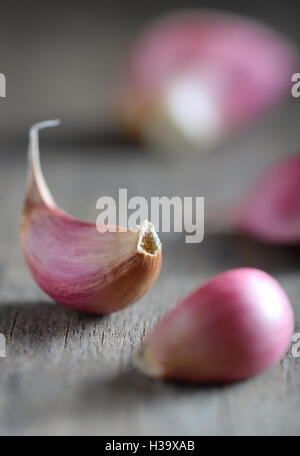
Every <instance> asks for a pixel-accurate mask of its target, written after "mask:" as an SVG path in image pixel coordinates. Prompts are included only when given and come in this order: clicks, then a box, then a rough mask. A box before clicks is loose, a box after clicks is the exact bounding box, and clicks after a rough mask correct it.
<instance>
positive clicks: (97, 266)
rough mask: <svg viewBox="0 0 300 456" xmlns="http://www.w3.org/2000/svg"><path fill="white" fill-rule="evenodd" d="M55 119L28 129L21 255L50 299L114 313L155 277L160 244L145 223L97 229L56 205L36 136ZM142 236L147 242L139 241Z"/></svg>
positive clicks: (77, 306)
mask: <svg viewBox="0 0 300 456" xmlns="http://www.w3.org/2000/svg"><path fill="white" fill-rule="evenodd" d="M56 124H57V123H56V122H53V121H49V122H42V123H41V124H37V125H36V126H34V127H33V128H32V129H31V133H30V138H31V139H30V146H29V161H30V169H29V179H28V188H27V193H26V197H25V201H24V206H23V211H22V219H21V244H22V249H23V252H24V256H25V259H26V262H27V264H28V266H29V269H30V271H31V273H32V275H33V277H34V278H35V280H36V282H37V283H38V285H39V286H40V287H41V288H42V289H43V290H44V291H45V292H46V293H47V294H48V295H49V296H51V297H52V298H53V299H54V300H55V301H56V302H58V303H60V304H63V305H66V306H68V307H72V308H73V309H76V310H80V311H84V312H91V313H100V314H106V313H111V312H115V311H118V310H121V309H123V308H125V307H127V306H128V305H130V304H132V303H134V302H136V301H137V300H138V299H140V298H141V297H142V296H143V295H144V294H145V293H146V292H147V291H148V290H149V288H150V287H151V286H152V285H153V283H154V282H155V281H156V279H157V277H158V275H159V271H160V267H161V243H160V241H159V239H158V236H157V234H156V233H155V230H154V227H153V225H152V224H151V223H150V222H147V221H145V222H143V224H142V225H141V227H140V228H138V229H137V230H136V231H131V230H125V229H123V228H119V227H117V229H118V231H116V230H115V231H116V232H111V231H105V232H101V233H100V232H99V231H97V228H96V224H93V223H88V222H84V221H80V220H77V219H75V218H74V217H72V216H70V215H69V214H67V213H65V212H64V211H62V210H61V209H60V208H58V207H57V206H56V204H55V202H54V200H53V198H52V196H51V194H50V192H49V189H48V187H47V184H46V182H45V180H44V178H43V175H42V173H41V168H40V162H39V153H38V136H37V135H38V131H39V130H40V129H41V128H45V127H48V126H55V125H56ZM114 228H115V229H116V227H114ZM146 235H147V236H148V237H149V238H150V240H151V242H152V243H150V244H149V242H148V243H146V244H145V239H146V238H145V236H146ZM149 246H150V247H149Z"/></svg>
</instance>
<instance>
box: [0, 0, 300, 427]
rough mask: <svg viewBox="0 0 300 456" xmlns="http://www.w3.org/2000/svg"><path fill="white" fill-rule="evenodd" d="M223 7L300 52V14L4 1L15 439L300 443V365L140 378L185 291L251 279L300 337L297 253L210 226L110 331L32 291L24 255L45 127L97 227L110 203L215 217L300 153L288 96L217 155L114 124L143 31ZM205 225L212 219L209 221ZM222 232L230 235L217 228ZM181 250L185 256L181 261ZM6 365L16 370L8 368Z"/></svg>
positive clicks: (0, 137)
mask: <svg viewBox="0 0 300 456" xmlns="http://www.w3.org/2000/svg"><path fill="white" fill-rule="evenodd" d="M195 7H196V8H209V9H221V10H222V11H228V12H234V13H240V14H242V15H245V16H247V17H250V18H254V19H258V20H259V21H261V22H263V23H266V24H268V25H269V26H271V27H273V29H275V30H277V31H278V32H281V33H282V34H283V35H284V36H286V37H287V38H289V39H291V40H292V41H293V42H294V43H295V44H296V45H299V46H300V28H299V19H300V4H299V1H297V0H285V1H284V2H282V1H280V0H273V1H265V2H261V1H258V0H251V1H244V2H241V1H238V0H222V1H220V0H219V1H218V0H210V1H208V0H207V1H205V0H202V1H192V0H191V1H190V2H187V1H184V0H182V1H180V0H160V1H158V0H139V1H138V0H131V1H130V2H125V1H122V0H110V1H91V0H85V1H84V2H82V1H77V0H72V1H67V0H65V1H63V2H62V1H59V2H58V1H54V0H53V1H51V2H41V1H31V0H27V1H25V2H17V1H9V2H8V1H2V2H1V5H0V72H1V73H4V74H5V76H6V80H7V97H6V98H1V99H0V195H1V210H2V213H1V222H0V230H1V236H0V256H1V261H0V332H1V333H3V334H5V336H6V338H7V341H8V347H7V350H8V356H7V358H6V359H0V433H1V434H49V433H50V434H82V433H83V434H104V435H107V434H110V435H118V434H119V435H120V434H121V435H123V434H124V435H126V434H127V435H128V434H129V435H130V434H131V435H133V434H137V435H145V434H147V435H153V434H157V435H158V434H163V435H168V434H179V435H188V434H190V435H192V434H211V435H213V434H235V435H240V434H253V433H255V434H278V433H283V434H290V433H297V432H299V408H300V402H299V401H300V395H299V388H300V383H299V381H300V380H299V379H300V375H299V362H297V363H296V361H295V360H292V361H291V360H290V359H285V360H284V362H282V363H281V364H280V365H278V366H277V367H276V368H274V369H273V370H271V371H268V372H266V373H264V374H262V375H261V376H259V377H257V378H254V379H251V380H250V381H249V382H243V383H241V384H238V385H233V386H228V387H224V388H205V387H203V388H196V387H195V388H194V387H189V386H187V387H185V386H182V385H181V386H179V385H173V384H159V383H157V382H151V381H150V380H148V379H145V378H144V377H142V376H141V375H139V374H137V373H136V372H135V371H134V370H132V369H131V364H130V359H131V356H132V353H133V352H134V350H135V349H136V348H137V347H138V346H139V345H140V343H141V340H142V339H143V337H144V335H145V334H146V333H147V332H148V331H150V329H151V328H152V327H153V326H154V325H155V324H156V322H157V321H158V320H159V319H160V318H161V317H162V316H163V315H164V314H165V313H166V311H167V310H168V309H170V308H171V307H173V306H174V305H175V303H176V302H177V301H178V300H179V299H181V298H182V297H183V296H184V295H185V294H186V293H188V292H189V291H191V290H192V289H193V288H195V287H197V286H199V285H200V284H202V283H203V282H204V281H205V280H207V279H209V278H210V277H212V276H213V275H215V274H217V273H219V272H221V271H224V270H225V269H229V268H233V267H241V266H252V267H258V268H261V269H264V270H266V271H268V272H269V273H271V274H272V275H274V276H275V277H276V278H277V279H278V280H279V282H280V283H281V284H282V285H283V286H284V288H285V289H286V291H287V293H288V295H289V297H290V299H291V301H292V304H293V306H294V311H295V315H296V330H297V329H298V330H299V328H300V326H299V325H300V306H299V295H300V288H299V267H300V260H299V249H298V248H296V247H279V246H270V245H265V244H263V243H260V242H257V241H255V240H253V239H249V238H247V237H246V236H243V235H241V234H240V233H237V232H235V231H234V230H233V232H232V230H231V231H230V232H227V231H223V228H222V226H221V227H217V230H216V231H217V232H215V231H214V229H210V227H209V226H208V227H206V232H205V239H204V242H203V243H201V244H199V245H188V244H185V243H184V239H183V238H178V237H175V238H174V237H172V235H171V236H166V235H163V236H162V240H163V245H164V247H163V248H164V250H163V255H164V263H163V268H162V272H161V275H160V277H159V279H158V281H157V283H156V284H155V286H154V287H153V289H152V290H151V291H150V292H149V293H148V294H147V295H146V296H145V297H143V299H142V300H141V301H140V302H138V303H137V304H136V305H134V306H133V307H131V308H129V309H126V310H124V311H122V312H119V313H117V314H113V315H110V316H107V317H104V318H101V317H94V316H87V315H84V314H78V313H76V312H72V311H70V310H68V309H65V308H63V307H61V306H58V305H56V304H54V303H53V302H52V301H51V300H50V298H49V297H48V296H46V295H45V294H44V293H43V292H42V291H41V290H40V289H39V288H38V287H37V285H36V284H35V283H34V281H33V280H32V278H31V276H30V273H29V272H28V270H27V268H26V266H25V263H24V260H23V257H22V254H21V251H20V246H19V241H18V237H19V228H18V227H19V216H20V210H21V205H22V200H23V195H24V188H25V184H26V172H27V171H26V167H27V162H26V149H27V135H28V128H29V127H30V125H31V124H33V123H35V122H38V121H41V120H46V119H51V118H60V119H61V121H62V125H61V126H60V127H57V128H55V129H49V130H48V131H45V132H43V133H42V134H41V155H42V165H43V169H44V171H45V174H46V177H47V181H48V183H49V187H50V189H51V190H52V192H53V194H54V198H55V199H56V201H57V203H58V204H59V206H61V207H63V208H64V209H65V210H67V211H68V212H70V213H71V214H72V215H74V216H77V217H80V218H82V219H86V220H90V221H93V222H94V221H95V220H96V216H97V215H98V212H97V211H96V201H97V199H98V198H99V197H100V196H103V195H105V196H113V197H116V198H117V196H118V189H119V188H127V189H128V198H130V197H132V196H136V195H139V196H144V197H146V198H150V197H151V196H162V195H165V196H169V197H172V196H174V195H179V196H205V197H206V202H205V208H206V211H208V212H209V211H210V210H213V209H214V208H215V207H230V206H232V205H233V204H235V203H236V202H238V201H239V200H240V198H241V197H242V195H244V194H245V193H246V192H247V190H248V188H250V187H251V186H252V183H253V181H254V179H255V178H256V177H257V175H258V174H260V173H261V172H262V170H263V169H264V168H265V167H267V166H268V165H270V164H271V163H273V162H276V161H277V160H278V159H280V158H281V157H284V156H286V155H290V154H291V153H294V152H296V151H299V150H300V128H299V125H300V99H296V98H293V97H292V96H291V94H290V92H289V87H287V96H286V97H285V98H284V99H283V100H282V101H281V103H279V104H277V105H276V107H274V109H272V110H271V111H268V112H266V113H265V115H264V116H263V117H262V118H260V119H259V120H258V121H257V122H254V123H253V124H251V125H249V126H248V127H247V128H246V129H244V130H243V131H241V132H239V133H237V134H236V135H234V136H233V137H231V138H228V139H227V140H226V141H224V142H221V143H220V144H219V145H218V146H217V147H216V148H214V149H213V150H211V151H209V152H207V153H204V154H201V153H194V152H192V153H190V152H189V151H187V150H185V149H184V148H183V149H182V150H180V151H179V153H174V151H173V150H172V148H170V149H169V150H168V149H167V150H165V149H164V150H163V149H160V148H155V150H154V149H152V148H151V147H148V148H143V147H141V146H139V145H137V144H133V143H131V142H130V141H129V140H128V139H126V138H124V137H123V136H122V135H121V133H120V130H119V128H118V127H117V125H116V122H115V118H114V109H113V107H114V100H115V90H116V87H117V81H118V79H119V77H120V76H121V75H122V71H123V67H124V63H126V61H127V53H128V51H129V49H130V48H131V45H132V43H133V42H134V40H135V39H136V37H137V36H138V35H139V33H140V32H141V31H142V30H143V28H144V27H145V26H146V25H147V24H148V23H151V21H152V20H153V19H155V18H157V17H158V16H160V15H161V14H162V13H163V14H164V13H168V12H170V11H173V10H181V9H186V8H195ZM298 71H300V65H299V69H298ZM208 212H207V213H208ZM213 228H216V227H213ZM174 245H175V248H174ZM1 364H2V365H1Z"/></svg>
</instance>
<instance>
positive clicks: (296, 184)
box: [235, 153, 300, 245]
mask: <svg viewBox="0 0 300 456" xmlns="http://www.w3.org/2000/svg"><path fill="white" fill-rule="evenodd" d="M235 223H236V226H237V227H238V228H239V229H240V230H241V231H242V232H243V233H245V234H247V235H249V236H252V237H254V238H255V239H258V240H260V241H262V242H266V243H270V244H278V245H294V244H295V245H296V244H299V243H300V154H299V153H298V154H296V155H294V156H291V157H289V158H286V159H284V160H282V161H280V162H279V163H276V164H275V165H273V166H271V167H270V169H268V170H267V171H264V172H263V173H262V175H261V176H260V177H259V179H257V181H256V182H255V185H253V188H252V189H251V191H250V192H249V194H248V195H247V197H246V198H245V199H244V201H243V202H242V204H241V205H240V207H239V208H238V210H237V211H236V220H235Z"/></svg>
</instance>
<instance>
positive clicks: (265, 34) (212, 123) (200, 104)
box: [118, 10, 298, 150]
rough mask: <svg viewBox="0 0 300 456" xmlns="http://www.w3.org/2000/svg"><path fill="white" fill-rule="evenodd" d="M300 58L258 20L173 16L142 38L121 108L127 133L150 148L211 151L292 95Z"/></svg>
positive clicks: (219, 15)
mask: <svg viewBox="0 0 300 456" xmlns="http://www.w3.org/2000/svg"><path fill="white" fill-rule="evenodd" d="M297 60H298V57H297V53H296V51H295V49H294V47H293V46H292V44H291V43H289V42H288V41H287V40H286V39H285V38H284V37H282V36H280V35H279V34H277V33H276V32H274V31H273V30H271V29H270V28H268V27H267V26H266V25H263V24H259V23H258V22H256V21H254V20H250V19H247V18H243V17H241V16H238V15H232V14H228V13H226V14H225V13H221V12H212V11H211V12H208V11H201V10H195V11H190V12H189V11H187V12H178V13H173V14H171V15H169V16H167V17H165V18H162V19H159V20H158V21H157V22H155V23H154V24H152V25H150V26H149V27H148V28H147V29H146V30H145V32H144V34H143V35H142V36H141V37H140V38H139V39H138V40H137V42H136V43H135V46H134V48H133V52H132V55H131V57H130V58H129V64H128V67H127V69H126V74H125V77H124V82H123V85H122V87H121V90H120V97H119V103H118V111H119V117H120V121H121V123H122V125H123V126H124V129H125V131H126V132H127V133H128V134H129V135H131V136H133V137H135V138H139V139H141V140H143V141H145V142H150V143H154V144H159V145H167V146H171V147H176V146H177V148H178V146H182V145H183V144H184V145H190V146H192V147H196V148H197V149H200V150H201V149H204V150H205V149H209V148H211V147H214V146H215V145H216V144H217V143H219V142H220V141H221V140H222V139H223V138H224V137H227V136H229V135H230V134H232V133H234V132H235V131H238V130H240V129H241V128H243V127H244V126H246V125H248V124H249V122H251V121H252V120H254V119H256V118H257V117H258V116H259V115H260V114H262V113H263V112H265V111H266V110H267V109H268V108H269V107H271V106H272V105H273V104H274V103H275V102H276V101H278V99H279V98H280V97H281V96H282V95H283V94H284V93H287V92H288V90H289V87H290V79H291V75H292V74H293V72H294V71H295V70H296V62H297Z"/></svg>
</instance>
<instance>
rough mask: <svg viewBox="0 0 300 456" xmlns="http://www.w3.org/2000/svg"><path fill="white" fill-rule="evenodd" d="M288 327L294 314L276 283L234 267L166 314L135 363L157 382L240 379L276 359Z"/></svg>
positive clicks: (289, 334)
mask: <svg viewBox="0 0 300 456" xmlns="http://www.w3.org/2000/svg"><path fill="white" fill-rule="evenodd" d="M293 329H294V316H293V310H292V308H291V305H290V303H289V299H288V297H287V296H286V294H285V292H284V291H283V289H282V288H281V286H280V285H279V284H278V282H277V281H276V280H275V279H273V278H272V277H271V276H270V275H268V274H267V273H265V272H263V271H260V270H258V269H251V268H239V269H233V270H229V271H226V272H224V273H222V274H219V275H217V276H216V277H215V278H214V279H212V280H210V281H209V282H208V283H207V284H205V285H204V286H202V287H201V288H199V289H198V290H196V291H195V292H194V293H192V294H191V295H189V296H188V297H187V298H185V299H184V300H183V301H182V302H181V303H180V304H179V305H178V306H177V307H176V308H175V309H174V310H173V311H171V312H170V313H169V314H168V315H167V316H166V317H165V318H164V319H163V320H162V321H161V322H160V323H159V324H158V326H157V327H156V328H155V329H154V330H153V331H152V333H150V335H149V336H147V337H146V340H145V343H144V346H143V348H142V350H141V351H140V352H139V354H138V358H137V365H138V366H139V367H140V368H141V369H142V371H144V372H145V373H147V374H149V375H152V376H154V377H158V378H166V379H173V380H183V381H191V382H200V383H201V382H202V383H206V382H216V383H220V382H221V383H222V382H231V381H238V380H243V379H245V378H247V377H250V376H252V375H255V374H258V373H259V372H262V371H263V370H265V369H267V368H269V367H271V366H272V365H274V364H275V363H277V362H278V361H279V360H280V358H281V357H282V356H283V354H284V353H285V351H286V350H287V348H288V346H289V343H290V341H291V338H292V334H293Z"/></svg>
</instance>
